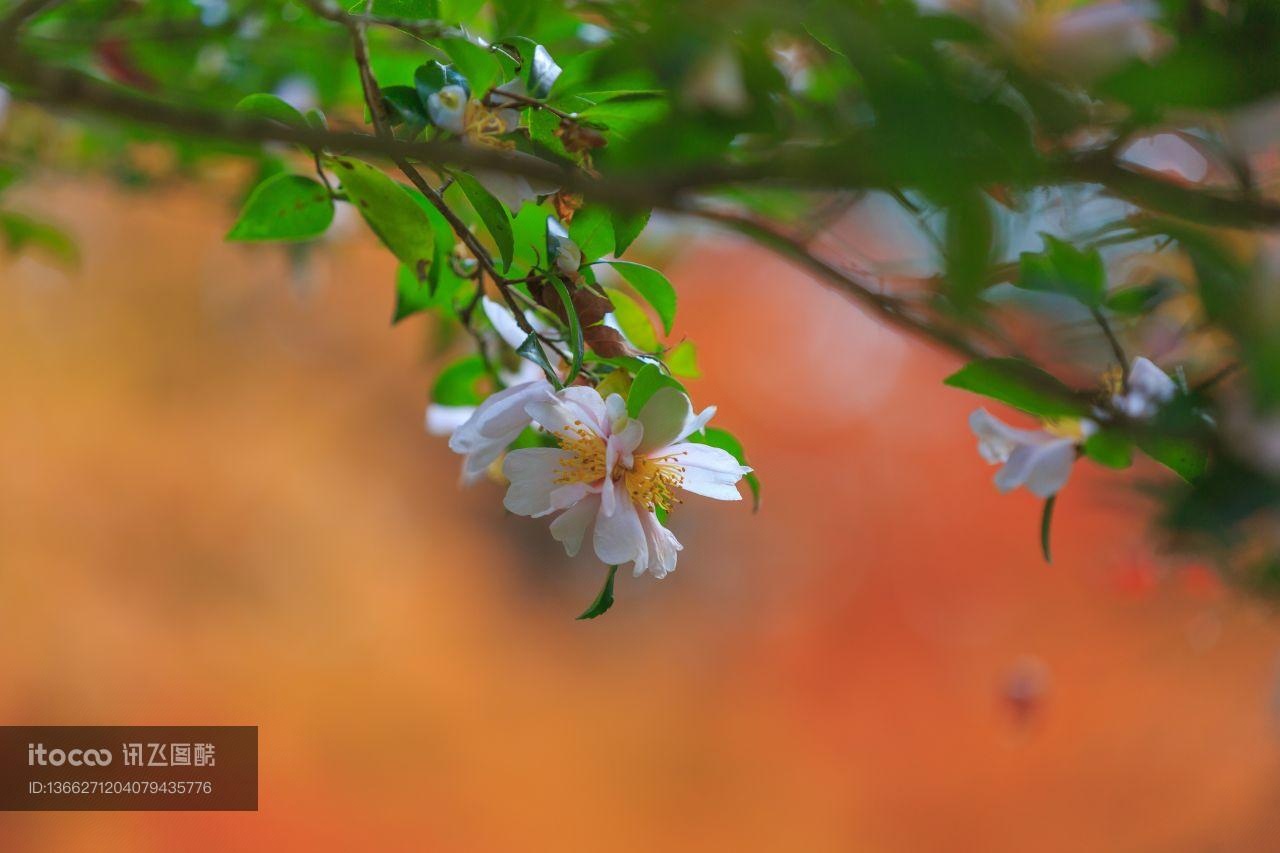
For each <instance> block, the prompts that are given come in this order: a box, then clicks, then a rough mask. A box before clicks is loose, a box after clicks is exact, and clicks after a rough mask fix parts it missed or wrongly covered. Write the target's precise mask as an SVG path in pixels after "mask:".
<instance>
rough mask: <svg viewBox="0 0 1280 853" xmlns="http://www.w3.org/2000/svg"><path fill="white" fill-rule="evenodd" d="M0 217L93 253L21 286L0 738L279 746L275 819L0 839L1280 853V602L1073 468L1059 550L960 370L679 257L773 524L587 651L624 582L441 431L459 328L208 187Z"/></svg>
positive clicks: (60, 201) (699, 560)
mask: <svg viewBox="0 0 1280 853" xmlns="http://www.w3.org/2000/svg"><path fill="white" fill-rule="evenodd" d="M17 197H18V199H19V200H20V201H21V202H22V204H23V205H24V206H25V207H26V208H27V209H30V210H34V211H39V212H41V213H42V214H43V215H44V216H45V218H48V219H52V220H54V221H56V222H59V223H60V224H62V225H64V226H66V227H67V228H68V229H69V230H70V231H72V232H73V233H74V234H75V235H76V236H77V238H78V240H79V242H80V244H81V248H82V253H83V256H84V260H83V264H82V265H81V268H80V269H79V271H75V272H68V271H65V270H63V269H61V268H59V267H56V266H49V265H46V264H45V263H44V262H43V261H41V260H40V259H38V258H31V257H24V258H21V259H18V260H7V261H5V262H4V264H3V265H2V266H0V632H2V633H0V636H2V637H3V640H4V642H3V643H0V722H3V723H12V724H19V723H24V724H256V725H259V726H260V727H261V758H260V763H261V794H260V803H261V808H260V811H259V812H257V813H243V814H236V813H233V814H219V813H180V814H164V813H139V814H132V813H55V814H4V815H0V850H4V851H61V850H93V851H104V852H106V851H150V850H156V851H169V850H178V849H181V850H210V851H213V850H217V851H222V850H273V851H281V850H308V851H311V850H432V851H435V850H440V851H453V850H458V851H472V850H475V851H489V850H493V851H507V850H580V849H581V850H599V849H608V850H624V851H625V850H645V851H650V850H711V849H717V850H719V849H725V850H804V851H827V850H832V851H836V850H838V851H864V850H865V851H921V850H946V851H954V850H982V851H1006V850H1007V851H1026V850H1036V851H1057V850H1062V851H1078V850H1116V851H1212V850H1222V851H1252V850H1258V851H1264V850H1274V849H1276V846H1277V844H1280V842H1277V840H1276V839H1277V838H1280V812H1277V811H1276V809H1275V803H1276V797H1277V791H1278V790H1280V740H1278V736H1280V719H1278V717H1277V690H1276V675H1277V669H1278V666H1280V656H1278V653H1280V621H1278V620H1277V617H1276V615H1274V614H1273V613H1271V612H1269V611H1267V610H1264V609H1262V607H1261V605H1259V604H1257V603H1254V602H1249V601H1246V600H1243V599H1241V598H1239V597H1237V596H1236V595H1235V594H1234V593H1232V592H1230V591H1227V590H1224V589H1222V588H1220V587H1219V586H1218V585H1217V584H1216V583H1215V581H1214V580H1213V577H1212V575H1211V573H1209V572H1208V571H1207V570H1206V569H1205V568H1204V567H1199V566H1194V565H1192V566H1188V565H1185V564H1177V565H1175V564H1172V563H1169V562H1167V561H1164V560H1162V559H1161V558H1160V557H1159V555H1158V554H1157V553H1155V552H1154V551H1153V550H1152V548H1151V546H1150V544H1149V543H1148V542H1147V537H1146V524H1147V521H1146V512H1147V507H1146V504H1145V503H1144V500H1143V498H1142V497H1141V492H1140V491H1139V490H1137V489H1135V490H1134V491H1133V492H1132V493H1123V492H1117V491H1116V490H1115V489H1114V488H1112V487H1111V485H1112V484H1113V483H1114V481H1115V475H1114V474H1106V473H1098V472H1095V471H1092V470H1090V469H1089V468H1088V466H1087V465H1081V466H1080V467H1079V468H1078V470H1077V471H1076V473H1075V475H1074V476H1073V480H1072V482H1071V484H1070V486H1069V487H1068V489H1067V490H1066V492H1065V493H1064V494H1063V496H1062V498H1061V500H1060V501H1059V503H1058V510H1057V518H1056V523H1055V532H1054V535H1055V546H1056V560H1055V562H1054V564H1053V565H1050V566H1047V565H1045V564H1044V563H1043V562H1042V560H1041V559H1040V557H1039V554H1038V545H1037V531H1038V519H1039V505H1038V503H1037V502H1036V501H1035V499H1034V498H1032V497H1031V496H1030V495H1027V494H1022V493H1019V494H1015V495H1009V496H1003V497H1002V496H1000V495H998V494H997V493H996V492H995V490H994V488H993V487H992V485H991V482H990V478H991V475H992V470H991V469H989V468H988V467H987V466H986V465H985V464H984V463H983V462H982V461H981V460H980V459H979V458H978V456H977V454H976V452H975V447H974V440H973V438H972V437H971V435H970V434H969V432H968V429H967V427H966V423H965V418H966V416H967V414H968V411H969V409H970V408H971V407H972V406H973V400H972V398H969V397H967V396H966V395H964V394H962V393H961V392H957V391H952V390H950V389H947V388H945V387H943V386H942V385H941V384H940V380H941V379H942V377H944V376H945V375H946V374H947V373H948V372H950V371H951V370H952V369H954V367H955V365H954V363H953V362H952V361H950V360H949V359H948V358H947V357H945V356H943V355H940V354H937V353H933V352H930V351H927V350H925V349H922V348H921V347H919V346H918V345H916V344H915V343H914V342H911V341H907V340H905V339H903V338H901V337H900V336H899V335H897V334H896V333H894V332H892V331H889V330H886V329H884V328H881V327H879V326H877V325H876V324H875V323H874V322H872V321H871V320H868V319H866V318H865V317H863V316H862V315H860V314H859V313H858V311H857V309H856V308H854V307H853V306H851V305H849V304H847V303H846V302H845V301H843V300H842V299H841V298H840V297H838V296H837V295H835V294H832V293H830V292H828V291H826V290H824V289H823V288H822V287H821V286H820V285H818V284H817V283H815V282H813V281H812V280H809V279H808V278H806V277H805V276H804V275H802V274H800V273H797V272H795V271H793V270H792V269H790V268H788V267H787V266H785V265H784V264H782V263H781V262H779V261H776V260H774V259H772V258H770V257H768V256H766V255H763V254H761V253H760V252H759V251H758V250H755V249H752V248H750V247H748V246H746V245H744V244H740V243H736V242H727V241H725V240H723V239H717V238H713V237H711V236H702V237H699V238H697V239H695V240H693V241H690V242H688V243H687V244H685V245H684V246H683V247H682V248H681V249H680V250H679V253H678V254H677V255H676V256H675V257H674V258H672V259H671V260H670V261H669V262H668V264H669V267H668V268H669V270H670V272H671V274H672V278H673V279H674V280H675V282H676V283H677V286H678V287H679V289H680V292H681V299H682V305H681V317H680V320H679V321H678V328H677V330H676V336H677V337H680V336H682V335H688V336H690V337H691V338H693V339H695V340H696V341H697V342H698V343H699V346H700V352H701V361H702V366H703V370H704V373H705V376H706V378H705V379H703V380H696V381H694V382H692V383H690V387H691V390H692V391H693V393H694V395H695V398H696V400H695V402H697V403H698V404H700V405H705V404H708V403H712V402H714V403H715V404H717V405H718V406H719V408H720V414H719V416H718V422H719V423H720V424H721V425H723V426H725V427H727V428H729V429H732V430H733V431H734V432H735V433H737V434H738V435H739V436H740V437H741V438H742V439H743V440H744V442H745V444H746V446H747V448H748V452H749V454H750V456H751V459H752V462H753V464H754V465H755V466H756V468H757V469H758V471H759V472H760V475H761V478H762V480H763V482H764V488H765V501H764V507H763V510H762V511H761V512H760V513H759V515H756V516H753V515H752V514H751V513H750V510H749V506H748V504H747V503H746V502H744V503H742V504H737V505H729V506H725V505H719V504H716V505H712V504H711V503H710V502H703V503H699V502H697V501H696V500H691V501H690V502H689V503H688V504H686V505H684V506H682V507H681V508H680V510H679V511H678V512H677V513H676V514H675V515H674V517H673V522H672V524H673V527H674V529H675V530H676V532H677V535H679V536H680V538H681V539H682V540H683V541H684V543H685V545H686V550H685V551H684V553H683V555H682V557H681V561H680V566H679V569H678V570H677V571H676V573H675V574H674V575H672V576H671V577H669V578H668V579H666V580H664V581H662V582H654V581H653V580H651V579H647V578H646V579H641V580H633V579H631V578H630V577H625V578H620V582H619V585H618V590H617V594H618V603H617V605H616V606H615V607H614V609H613V610H612V611H611V612H610V613H609V614H607V615H606V616H605V617H603V618H601V619H598V620H596V621H595V622H588V623H583V622H575V621H574V620H573V618H572V617H573V616H574V615H575V614H577V613H578V612H580V611H581V609H582V608H583V607H584V606H585V605H586V604H587V603H588V602H589V601H590V600H591V598H592V597H593V596H594V595H595V593H596V591H597V589H598V588H599V584H600V580H601V576H602V570H601V567H599V566H597V565H594V564H593V563H592V562H591V561H590V560H583V559H579V560H572V561H570V560H567V559H566V558H565V556H564V554H563V552H562V551H560V549H559V547H558V546H557V545H556V543H554V542H553V541H552V540H551V539H550V537H549V535H548V534H547V533H546V530H545V523H544V522H539V521H532V520H528V519H519V518H513V517H506V516H504V513H503V510H502V507H501V490H500V488H499V487H498V486H496V485H494V484H482V485H479V486H477V487H473V488H470V489H462V488H460V487H459V486H458V483H457V479H458V478H457V473H458V459H457V458H456V457H454V456H452V455H451V454H450V453H449V451H448V450H447V448H446V447H445V446H444V443H443V442H442V441H440V440H438V439H433V438H430V437H428V436H427V435H425V434H424V432H423V430H422V426H421V420H422V412H423V408H424V405H425V403H426V396H427V389H428V388H429V385H430V381H431V378H432V376H433V375H434V374H433V371H434V369H435V368H436V366H437V364H438V362H437V361H436V360H434V359H436V358H437V357H436V356H434V355H433V352H434V351H435V348H436V344H435V343H433V341H432V336H431V332H430V330H429V328H428V327H427V326H426V325H425V324H424V323H423V322H421V321H418V320H411V321H408V322H405V323H402V324H400V325H398V326H395V327H394V328H392V327H391V326H390V322H389V318H390V313H391V304H392V293H391V282H392V280H393V275H394V270H393V268H392V263H393V262H392V260H391V258H390V257H389V255H388V254H387V253H386V252H383V251H380V250H379V249H378V248H377V247H376V246H375V245H374V244H373V242H372V241H371V239H369V238H368V237H367V235H366V234H364V233H363V232H362V230H361V229H360V228H356V227H353V228H351V229H350V230H349V232H348V233H347V236H345V237H341V238H339V239H335V240H332V241H330V242H329V243H327V244H326V245H323V246H321V247H319V249H318V250H317V251H314V252H311V253H309V255H308V256H307V257H305V258H303V257H300V256H294V257H290V256H289V255H288V254H286V253H284V252H281V251H280V250H279V249H268V248H262V249H255V248H245V247H238V246H230V245H227V244H224V243H223V242H222V240H221V237H222V234H223V232H224V231H225V229H226V228H227V227H228V225H229V223H230V221H231V218H232V215H233V210H234V206H233V201H234V200H233V199H232V198H231V197H230V196H229V195H226V196H225V197H224V195H221V194H219V193H217V192H207V191H196V190H193V189H191V188H181V187H176V188H171V189H161V190H156V189H155V188H152V189H149V190H148V191H147V192H146V193H138V194H131V193H130V192H129V191H127V190H120V189H118V188H113V187H109V186H107V185H105V184H102V185H99V184H97V183H94V182H87V183H85V182H80V181H73V180H69V179H59V180H48V179H46V180H43V181H38V182H36V183H34V184H31V185H29V186H26V187H24V188H23V189H22V192H21V194H20V195H18V196H17ZM874 225H875V223H874V222H863V223H861V224H860V223H858V222H856V221H854V222H851V223H849V227H850V228H853V229H854V230H858V229H859V228H871V229H873V226H874ZM873 230H874V229H873ZM747 365H750V367H749V368H747V367H746V366H747ZM1154 473H1155V472H1153V471H1152V470H1150V469H1143V468H1138V469H1137V470H1136V471H1135V472H1134V474H1133V478H1132V479H1133V483H1134V485H1135V486H1136V485H1139V484H1141V483H1142V482H1143V481H1144V480H1148V479H1151V478H1152V476H1153V475H1154ZM1095 474H1096V476H1095Z"/></svg>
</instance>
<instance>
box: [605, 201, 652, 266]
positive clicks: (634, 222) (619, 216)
mask: <svg viewBox="0 0 1280 853" xmlns="http://www.w3.org/2000/svg"><path fill="white" fill-rule="evenodd" d="M650 213H651V211H648V210H644V211H641V212H640V213H620V212H617V211H615V212H614V213H613V240H614V247H613V253H614V254H615V255H617V256H618V257H622V256H623V255H624V254H626V251H627V249H629V248H631V244H632V243H634V242H635V240H636V238H637V237H639V236H640V233H641V232H642V231H644V227H645V226H646V225H648V224H649V215H650Z"/></svg>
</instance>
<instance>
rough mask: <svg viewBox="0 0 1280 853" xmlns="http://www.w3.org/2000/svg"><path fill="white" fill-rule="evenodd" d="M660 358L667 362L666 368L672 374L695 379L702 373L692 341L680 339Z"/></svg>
mask: <svg viewBox="0 0 1280 853" xmlns="http://www.w3.org/2000/svg"><path fill="white" fill-rule="evenodd" d="M662 360H663V361H665V362H666V363H667V369H668V370H670V371H671V374H672V375H673V376H682V377H684V378H685V379H697V378H698V377H699V376H701V375H702V371H701V370H699V369H698V350H697V348H696V347H694V345H693V341H681V342H680V343H678V344H676V345H675V346H674V347H672V348H671V349H670V350H669V351H668V352H667V354H666V355H664V356H663V357H662Z"/></svg>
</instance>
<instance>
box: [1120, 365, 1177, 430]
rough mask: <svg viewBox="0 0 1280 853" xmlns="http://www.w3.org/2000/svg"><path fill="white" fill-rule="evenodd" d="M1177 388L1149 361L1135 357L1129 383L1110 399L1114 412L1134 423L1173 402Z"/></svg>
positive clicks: (1168, 377) (1130, 370)
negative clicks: (1134, 420) (1131, 419)
mask: <svg viewBox="0 0 1280 853" xmlns="http://www.w3.org/2000/svg"><path fill="white" fill-rule="evenodd" d="M1177 393H1178V385H1177V383H1176V382H1174V381H1173V379H1172V378H1170V376H1169V374H1167V373H1165V372H1164V371H1163V370H1161V369H1160V368H1159V367H1157V366H1156V365H1155V364H1154V363H1153V362H1152V361H1150V360H1149V359H1146V358H1143V357H1142V356H1138V357H1137V358H1135V359H1134V360H1133V364H1132V365H1131V366H1130V367H1129V379H1128V381H1127V382H1124V383H1123V384H1122V387H1121V388H1119V389H1117V390H1116V392H1115V393H1114V394H1112V396H1111V404H1112V405H1113V406H1115V408H1116V411H1118V412H1120V413H1121V414H1123V415H1125V416H1126V417H1130V418H1135V419H1144V418H1149V417H1152V416H1153V415H1155V413H1156V412H1158V411H1159V410H1160V407H1161V406H1162V405H1164V404H1165V403H1167V402H1169V401H1170V400H1172V399H1173V398H1174V395H1176V394H1177Z"/></svg>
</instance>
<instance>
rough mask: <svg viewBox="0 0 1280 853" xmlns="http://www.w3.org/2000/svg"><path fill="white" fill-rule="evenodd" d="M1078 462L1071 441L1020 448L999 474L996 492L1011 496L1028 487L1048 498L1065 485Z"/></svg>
mask: <svg viewBox="0 0 1280 853" xmlns="http://www.w3.org/2000/svg"><path fill="white" fill-rule="evenodd" d="M1075 458H1076V449H1075V443H1074V442H1073V441H1072V440H1071V439H1069V438H1060V439H1056V440H1054V441H1053V442H1051V443H1049V444H1041V445H1032V444H1021V445H1018V447H1017V448H1015V449H1014V451H1013V452H1012V453H1011V454H1009V461H1008V462H1006V463H1005V465H1004V467H1003V468H1001V469H1000V470H999V471H997V472H996V488H997V489H999V490H1000V491H1002V492H1008V491H1011V490H1013V489H1016V488H1018V487H1019V486H1023V485H1025V486H1026V487H1027V488H1028V489H1029V490H1030V491H1031V492H1032V493H1033V494H1035V495H1037V496H1038V497H1042V498H1047V497H1049V496H1050V495H1053V494H1056V493H1057V492H1058V490H1059V489H1061V488H1062V487H1063V485H1065V484H1066V482H1067V478H1068V477H1069V476H1070V475H1071V466H1072V464H1073V463H1074V462H1075Z"/></svg>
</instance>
